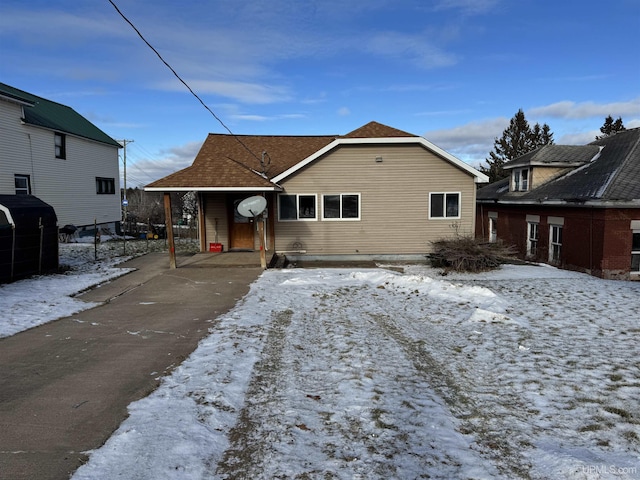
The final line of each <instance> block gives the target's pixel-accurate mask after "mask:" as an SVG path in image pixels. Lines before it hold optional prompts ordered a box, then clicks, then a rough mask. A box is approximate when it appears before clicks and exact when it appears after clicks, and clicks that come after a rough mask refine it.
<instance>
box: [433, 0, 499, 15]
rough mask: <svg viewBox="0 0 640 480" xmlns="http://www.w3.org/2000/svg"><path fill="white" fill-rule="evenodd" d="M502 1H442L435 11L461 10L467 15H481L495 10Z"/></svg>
mask: <svg viewBox="0 0 640 480" xmlns="http://www.w3.org/2000/svg"><path fill="white" fill-rule="evenodd" d="M499 2H500V0H440V1H439V2H437V3H436V5H435V6H434V7H433V9H434V10H450V9H457V10H461V11H462V12H463V13H466V14H480V13H485V12H488V11H489V10H491V9H493V7H495V6H496V5H497V4H498V3H499Z"/></svg>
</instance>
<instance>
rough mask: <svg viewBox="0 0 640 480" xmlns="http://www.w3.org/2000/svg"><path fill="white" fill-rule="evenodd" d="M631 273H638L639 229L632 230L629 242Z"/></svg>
mask: <svg viewBox="0 0 640 480" xmlns="http://www.w3.org/2000/svg"><path fill="white" fill-rule="evenodd" d="M631 273H632V274H636V275H640V230H634V231H633V240H632V242H631Z"/></svg>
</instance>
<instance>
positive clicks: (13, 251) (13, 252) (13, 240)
mask: <svg viewBox="0 0 640 480" xmlns="http://www.w3.org/2000/svg"><path fill="white" fill-rule="evenodd" d="M15 264H16V224H15V223H12V224H11V277H10V281H12V282H13V274H14V267H15Z"/></svg>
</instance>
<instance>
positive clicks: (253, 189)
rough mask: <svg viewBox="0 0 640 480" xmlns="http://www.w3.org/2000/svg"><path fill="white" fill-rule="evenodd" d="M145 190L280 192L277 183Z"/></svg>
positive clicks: (280, 189) (145, 188)
mask: <svg viewBox="0 0 640 480" xmlns="http://www.w3.org/2000/svg"><path fill="white" fill-rule="evenodd" d="M144 190H145V192H281V191H282V190H283V189H282V187H280V186H278V185H274V186H273V187H198V186H192V187H189V186H184V187H144Z"/></svg>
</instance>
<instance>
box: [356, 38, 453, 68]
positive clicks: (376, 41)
mask: <svg viewBox="0 0 640 480" xmlns="http://www.w3.org/2000/svg"><path fill="white" fill-rule="evenodd" d="M366 43H367V50H368V51H369V52H370V53H374V54H376V55H384V56H387V57H395V58H406V59H408V60H409V61H411V62H412V63H414V64H415V65H417V66H418V67H420V68H436V67H448V66H451V65H454V64H456V63H457V62H458V59H457V57H456V56H455V55H453V54H450V53H447V52H445V51H444V50H441V49H439V48H438V47H436V46H435V45H433V44H431V43H430V42H429V39H428V38H426V35H407V34H404V33H400V32H384V33H379V34H375V35H373V36H372V37H371V38H369V39H368V41H367V42H366Z"/></svg>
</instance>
